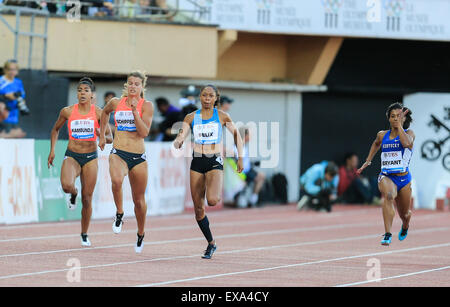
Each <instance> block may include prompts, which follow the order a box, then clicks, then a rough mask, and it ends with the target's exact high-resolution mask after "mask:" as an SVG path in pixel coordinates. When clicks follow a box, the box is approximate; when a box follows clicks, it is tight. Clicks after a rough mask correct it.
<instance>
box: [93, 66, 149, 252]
mask: <svg viewBox="0 0 450 307" xmlns="http://www.w3.org/2000/svg"><path fill="white" fill-rule="evenodd" d="M146 81H147V77H146V76H145V74H144V73H141V72H139V71H135V72H132V73H130V74H129V75H128V78H127V83H125V88H124V91H123V94H122V98H112V99H111V100H110V101H109V102H108V104H107V105H106V106H105V108H104V109H103V112H102V116H101V121H100V140H99V146H100V148H101V149H102V150H103V149H104V146H105V142H106V141H105V131H106V127H107V126H108V121H109V114H110V113H111V112H113V111H114V112H115V113H114V120H115V125H116V132H115V134H114V142H113V144H114V145H113V149H112V151H111V155H110V156H109V173H110V175H111V182H112V192H113V195H114V202H115V204H116V208H117V211H116V218H115V221H114V223H113V231H114V233H120V232H121V230H122V224H123V221H122V218H123V214H124V212H123V195H122V183H123V179H124V178H125V176H127V175H128V178H129V180H130V185H131V192H132V194H133V202H134V213H135V215H136V221H137V224H138V231H137V242H136V245H135V251H136V253H141V252H142V248H143V247H144V243H143V239H144V228H145V218H146V216H147V204H146V203H145V190H146V188H147V179H148V166H147V162H146V156H145V146H144V138H146V137H147V136H148V133H149V131H150V126H151V124H152V119H153V104H152V103H151V102H150V101H147V100H145V98H144V89H145V85H146Z"/></svg>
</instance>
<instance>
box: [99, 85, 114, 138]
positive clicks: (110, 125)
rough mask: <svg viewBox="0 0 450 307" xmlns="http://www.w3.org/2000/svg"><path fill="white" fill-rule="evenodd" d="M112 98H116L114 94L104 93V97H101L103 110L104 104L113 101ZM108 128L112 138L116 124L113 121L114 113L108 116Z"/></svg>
mask: <svg viewBox="0 0 450 307" xmlns="http://www.w3.org/2000/svg"><path fill="white" fill-rule="evenodd" d="M114 97H116V93H114V92H111V91H108V92H106V93H105V95H104V96H103V102H104V104H103V107H102V108H104V107H105V106H106V104H107V103H108V102H109V101H110V100H111V99H113V98H114ZM108 124H109V127H110V128H111V131H112V134H113V136H114V133H115V132H116V123H115V121H114V112H111V114H110V115H109V122H108Z"/></svg>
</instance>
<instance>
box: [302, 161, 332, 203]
mask: <svg viewBox="0 0 450 307" xmlns="http://www.w3.org/2000/svg"><path fill="white" fill-rule="evenodd" d="M338 184H339V176H338V167H337V165H336V164H335V163H334V162H332V161H322V162H321V163H318V164H314V165H313V166H311V167H310V168H309V169H308V170H307V171H306V172H305V173H304V174H303V175H302V176H301V177H300V189H301V193H302V194H303V197H302V198H301V199H300V201H299V202H298V205H297V208H298V210H301V209H302V208H303V207H304V206H305V205H307V206H308V207H311V208H314V209H315V210H320V211H323V210H326V211H327V212H331V204H332V202H333V201H334V200H336V198H337V187H338Z"/></svg>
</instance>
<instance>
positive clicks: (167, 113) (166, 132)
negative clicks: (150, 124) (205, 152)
mask: <svg viewBox="0 0 450 307" xmlns="http://www.w3.org/2000/svg"><path fill="white" fill-rule="evenodd" d="M155 101H156V106H157V108H158V111H159V113H161V115H162V116H163V117H164V120H163V121H162V122H161V123H160V124H159V131H160V136H159V138H158V139H157V140H158V141H163V142H169V141H173V140H175V138H176V137H177V134H178V133H176V134H172V126H173V124H175V123H176V122H178V121H179V120H180V114H181V111H180V109H178V108H176V107H174V106H173V105H171V104H170V103H169V101H168V100H167V99H166V98H164V97H158V98H156V99H155Z"/></svg>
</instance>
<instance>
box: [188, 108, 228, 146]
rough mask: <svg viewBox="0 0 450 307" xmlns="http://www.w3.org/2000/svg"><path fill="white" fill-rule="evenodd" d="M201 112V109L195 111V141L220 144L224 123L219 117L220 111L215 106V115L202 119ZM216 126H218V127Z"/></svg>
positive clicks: (193, 126) (193, 123)
mask: <svg viewBox="0 0 450 307" xmlns="http://www.w3.org/2000/svg"><path fill="white" fill-rule="evenodd" d="M201 112H202V110H201V109H200V110H198V111H196V112H195V115H194V120H193V121H192V124H191V125H192V131H193V133H194V142H195V143H196V144H202V145H209V144H219V143H220V142H221V141H222V124H221V122H220V119H219V111H217V109H216V108H214V111H213V116H212V117H211V118H209V119H202V114H201ZM214 124H216V125H217V126H215V125H214ZM214 127H217V129H215V128H214Z"/></svg>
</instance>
